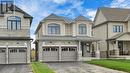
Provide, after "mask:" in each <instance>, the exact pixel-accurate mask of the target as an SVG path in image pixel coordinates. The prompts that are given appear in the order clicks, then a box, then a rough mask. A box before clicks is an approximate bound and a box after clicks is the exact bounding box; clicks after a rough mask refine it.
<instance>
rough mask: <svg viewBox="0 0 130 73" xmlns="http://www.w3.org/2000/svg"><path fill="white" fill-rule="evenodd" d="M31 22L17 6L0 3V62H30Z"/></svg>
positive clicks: (27, 15) (30, 17)
mask: <svg viewBox="0 0 130 73" xmlns="http://www.w3.org/2000/svg"><path fill="white" fill-rule="evenodd" d="M31 23H32V16H30V15H29V14H27V13H26V12H24V11H23V10H21V9H20V8H18V7H17V6H15V5H13V4H9V5H8V4H6V5H5V4H4V5H0V64H12V63H30V49H31V38H30V26H31Z"/></svg>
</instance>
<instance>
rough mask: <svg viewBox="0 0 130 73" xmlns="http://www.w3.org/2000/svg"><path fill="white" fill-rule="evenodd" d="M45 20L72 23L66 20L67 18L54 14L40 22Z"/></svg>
mask: <svg viewBox="0 0 130 73" xmlns="http://www.w3.org/2000/svg"><path fill="white" fill-rule="evenodd" d="M45 20H60V21H65V22H69V23H71V22H73V20H72V19H70V18H67V17H63V16H58V15H56V14H53V13H52V14H50V15H49V16H47V17H46V18H44V19H43V20H42V21H41V22H44V21H45Z"/></svg>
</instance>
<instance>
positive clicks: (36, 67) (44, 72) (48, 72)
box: [32, 62, 55, 73]
mask: <svg viewBox="0 0 130 73" xmlns="http://www.w3.org/2000/svg"><path fill="white" fill-rule="evenodd" d="M32 69H33V72H34V73H55V72H54V71H53V70H52V69H50V68H49V67H48V66H47V65H45V64H44V63H40V62H32Z"/></svg>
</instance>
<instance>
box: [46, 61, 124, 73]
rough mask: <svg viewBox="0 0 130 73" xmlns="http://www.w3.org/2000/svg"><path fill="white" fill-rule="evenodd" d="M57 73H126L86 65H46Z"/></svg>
mask: <svg viewBox="0 0 130 73" xmlns="http://www.w3.org/2000/svg"><path fill="white" fill-rule="evenodd" d="M46 64H47V65H48V66H49V67H51V68H52V69H54V70H55V71H56V73H125V72H122V71H117V70H112V69H108V68H104V67H99V66H95V65H90V64H86V63H77V62H75V63H46Z"/></svg>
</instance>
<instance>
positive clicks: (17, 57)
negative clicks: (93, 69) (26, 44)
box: [9, 48, 27, 64]
mask: <svg viewBox="0 0 130 73" xmlns="http://www.w3.org/2000/svg"><path fill="white" fill-rule="evenodd" d="M26 50H27V49H26V48H9V64H11V63H27V57H26V56H27V55H26V54H27V53H26Z"/></svg>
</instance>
